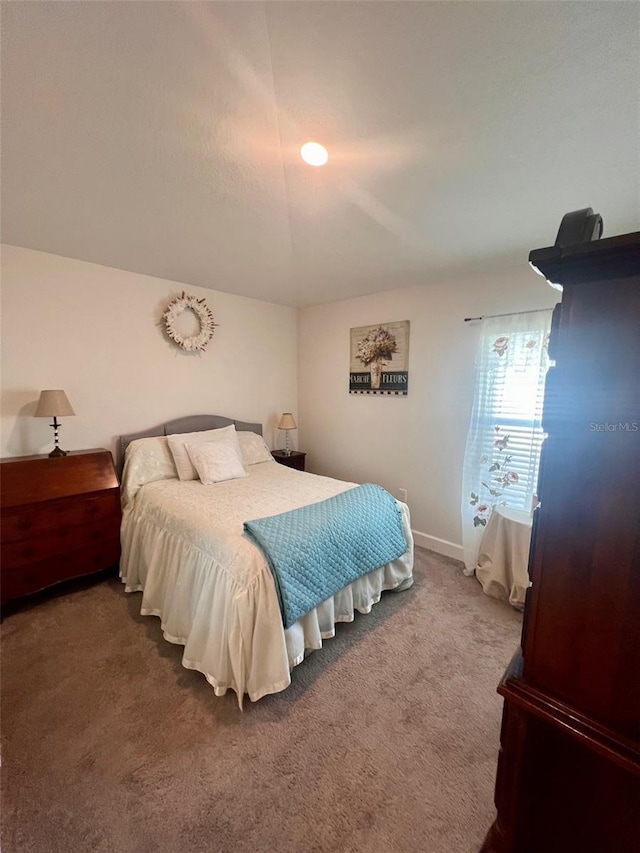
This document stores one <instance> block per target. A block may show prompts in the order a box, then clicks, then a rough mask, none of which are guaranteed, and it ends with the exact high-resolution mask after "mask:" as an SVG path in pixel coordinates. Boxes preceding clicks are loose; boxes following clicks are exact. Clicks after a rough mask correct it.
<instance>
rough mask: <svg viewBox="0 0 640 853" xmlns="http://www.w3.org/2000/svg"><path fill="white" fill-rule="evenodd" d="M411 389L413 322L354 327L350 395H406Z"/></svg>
mask: <svg viewBox="0 0 640 853" xmlns="http://www.w3.org/2000/svg"><path fill="white" fill-rule="evenodd" d="M408 390H409V321H408V320H399V321H397V322H394V323H378V324H377V325H375V326H358V327H357V328H355V329H351V352H350V364H349V393H350V394H386V395H387V396H389V395H391V396H396V397H406V395H407V393H408Z"/></svg>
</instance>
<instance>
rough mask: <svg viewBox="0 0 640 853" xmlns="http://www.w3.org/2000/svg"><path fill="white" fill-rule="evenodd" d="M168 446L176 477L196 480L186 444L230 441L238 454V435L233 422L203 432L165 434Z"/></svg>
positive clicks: (195, 473) (195, 472) (196, 475)
mask: <svg viewBox="0 0 640 853" xmlns="http://www.w3.org/2000/svg"><path fill="white" fill-rule="evenodd" d="M167 438H168V440H169V447H170V449H171V453H172V454H173V461H174V462H175V463H176V469H177V471H178V477H180V479H181V480H197V479H198V472H197V471H196V469H195V468H194V467H193V464H192V462H191V459H190V457H189V454H188V453H187V448H186V445H187V444H204V443H205V442H212V441H231V442H232V443H233V444H234V445H235V447H236V448H237V451H238V456H239V457H241V454H240V445H239V444H238V436H237V435H236V427H235V424H230V425H229V426H226V427H222V428H221V429H208V430H204V431H203V432H181V433H178V434H177V435H169V436H167Z"/></svg>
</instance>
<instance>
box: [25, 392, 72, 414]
mask: <svg viewBox="0 0 640 853" xmlns="http://www.w3.org/2000/svg"><path fill="white" fill-rule="evenodd" d="M69 415H75V412H74V411H73V407H72V405H71V403H70V402H69V400H68V398H67V395H66V394H65V393H64V391H41V392H40V399H39V400H38V408H37V409H36V413H35V415H34V417H35V418H50V417H56V418H65V417H68V416H69Z"/></svg>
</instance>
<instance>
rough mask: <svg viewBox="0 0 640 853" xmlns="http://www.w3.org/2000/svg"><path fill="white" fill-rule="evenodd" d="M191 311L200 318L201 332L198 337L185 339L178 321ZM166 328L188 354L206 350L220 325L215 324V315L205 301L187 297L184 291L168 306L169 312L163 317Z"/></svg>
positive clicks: (173, 339) (172, 338) (193, 336)
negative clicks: (179, 328)
mask: <svg viewBox="0 0 640 853" xmlns="http://www.w3.org/2000/svg"><path fill="white" fill-rule="evenodd" d="M187 310H190V311H193V313H194V314H195V315H196V317H197V318H198V322H199V323H200V331H199V332H198V334H197V335H191V337H188V338H187V337H185V336H184V335H181V334H180V332H178V330H177V329H176V327H175V323H176V320H177V319H178V317H180V315H181V314H183V313H184V312H185V311H187ZM162 319H163V321H164V327H165V330H166V332H167V334H168V335H169V337H170V338H171V340H172V341H175V343H177V344H178V346H179V347H182V349H185V350H187V352H198V351H203V350H205V349H206V347H207V344H208V343H209V341H210V340H211V338H212V337H213V331H214V329H215V327H216V326H217V325H218V324H217V323H214V322H213V314H212V313H211V309H210V308H209V306H208V305H207V303H206V302H205V301H204V299H196V297H195V296H187V295H186V293H185V292H184V290H183V291H182V294H181V295H180V296H176V297H175V298H174V299H172V300H171V302H170V303H169V304H168V305H167V310H166V311H165V312H164V314H163V315H162Z"/></svg>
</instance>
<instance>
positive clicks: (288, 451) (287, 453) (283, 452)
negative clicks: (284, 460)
mask: <svg viewBox="0 0 640 853" xmlns="http://www.w3.org/2000/svg"><path fill="white" fill-rule="evenodd" d="M292 453H293V451H292V450H289V448H288V447H285V449H284V450H283V451H282V455H283V456H291V454H292Z"/></svg>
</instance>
